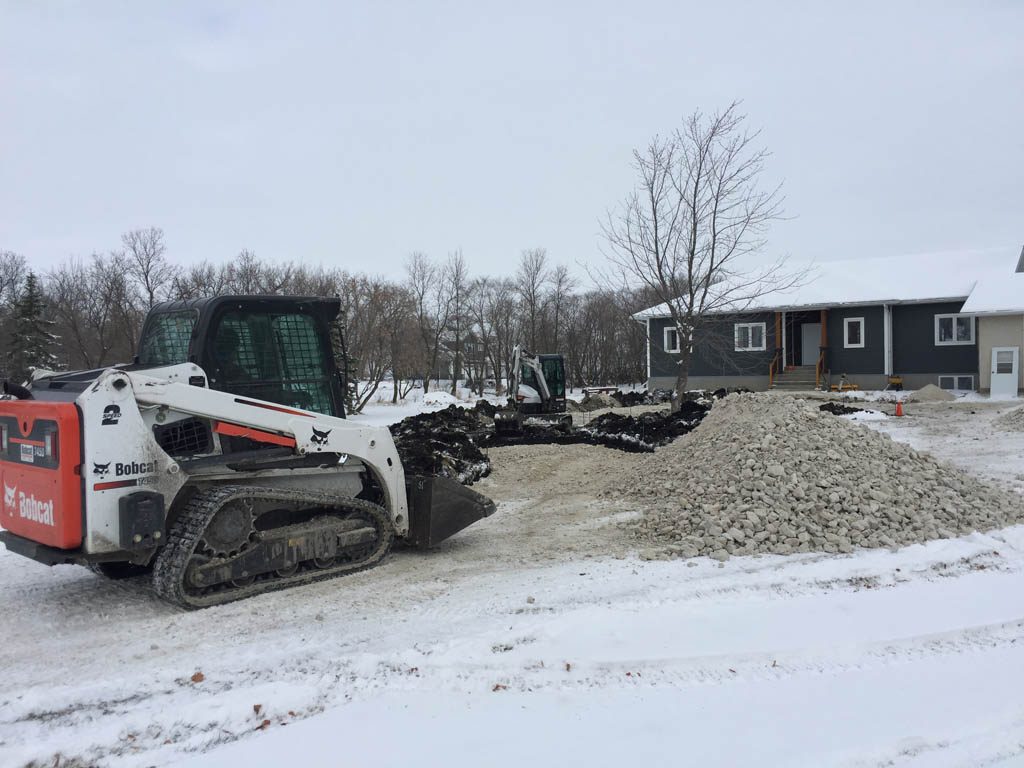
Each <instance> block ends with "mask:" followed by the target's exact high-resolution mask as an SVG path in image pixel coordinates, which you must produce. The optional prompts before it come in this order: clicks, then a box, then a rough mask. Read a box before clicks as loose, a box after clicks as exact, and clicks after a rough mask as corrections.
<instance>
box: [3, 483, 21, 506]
mask: <svg viewBox="0 0 1024 768" xmlns="http://www.w3.org/2000/svg"><path fill="white" fill-rule="evenodd" d="M17 493H18V486H14V487H13V488H11V486H9V485H8V484H7V483H4V506H5V507H7V508H8V509H14V508H15V507H16V506H17V504H16V503H15V501H14V497H15V496H16V495H17Z"/></svg>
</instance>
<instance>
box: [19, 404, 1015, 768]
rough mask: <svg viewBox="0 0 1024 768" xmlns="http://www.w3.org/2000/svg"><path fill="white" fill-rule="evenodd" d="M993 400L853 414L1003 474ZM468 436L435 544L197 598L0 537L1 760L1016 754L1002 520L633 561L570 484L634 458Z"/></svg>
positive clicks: (615, 512)
mask: <svg viewBox="0 0 1024 768" xmlns="http://www.w3.org/2000/svg"><path fill="white" fill-rule="evenodd" d="M374 407H378V406H374ZM379 407H380V408H382V409H383V408H387V407H389V406H385V405H381V406H379ZM419 407H423V406H419ZM883 407H884V408H887V409H889V411H890V412H891V409H892V406H891V405H889V404H884V405H883ZM1008 407H1010V406H998V405H994V404H987V403H978V404H974V403H963V402H955V403H949V404H945V403H943V404H928V405H923V404H922V405H916V406H915V405H913V404H911V405H910V406H909V407H908V408H907V412H908V415H907V416H906V417H904V418H902V419H897V418H889V419H888V420H886V421H874V422H870V423H869V424H867V425H865V428H872V429H880V430H883V431H886V432H889V433H890V434H892V435H893V437H894V438H896V439H898V440H904V441H907V442H910V443H911V444H913V445H915V446H916V447H919V448H925V449H928V450H932V451H933V452H935V453H936V454H938V455H939V456H940V457H942V458H945V459H947V460H950V461H953V462H954V463H956V464H958V465H960V466H962V467H963V468H965V469H967V470H969V471H972V472H977V473H979V474H982V475H984V476H987V477H991V478H994V479H997V480H999V481H1001V482H1005V483H1007V484H1009V485H1010V486H1012V487H1016V488H1018V489H1022V488H1024V434H1020V435H1017V434H1014V433H1000V434H999V435H998V436H994V435H993V433H992V431H991V427H990V424H991V420H992V419H993V418H995V416H996V415H998V413H1000V412H1004V411H1005V410H1006V409H1007V408H1008ZM396 410H397V409H396ZM492 456H493V458H494V461H495V473H494V475H493V476H492V477H490V478H488V479H487V480H486V481H484V482H482V483H481V484H480V486H479V489H480V490H481V491H482V492H484V493H486V494H488V495H490V496H492V498H495V499H496V500H497V501H498V502H499V508H498V511H497V513H496V514H495V515H494V516H493V517H491V518H488V519H487V520H484V521H481V522H480V523H478V524H476V525H474V526H472V527H471V528H469V529H467V530H466V531H465V532H463V533H462V534H460V535H459V536H457V537H455V538H454V539H452V540H450V541H449V542H446V543H445V544H443V545H441V547H439V548H438V549H437V550H434V551H431V552H426V553H424V552H415V551H396V552H395V553H394V554H393V555H392V556H391V557H389V558H388V560H387V561H385V563H384V564H382V565H381V566H379V567H377V568H375V569H372V570H370V571H367V572H364V573H359V574H355V575H352V576H348V577H345V578H343V579H339V580H335V581H330V582H324V583H321V584H314V585H310V586H308V587H303V588H298V589H293V590H289V591H286V592H281V593H276V594H271V595H265V596H262V597H258V598H254V599H250V600H246V601H242V602H239V603H235V604H231V605H227V606H222V607H218V608H212V609H207V610H204V611H198V612H183V611H179V610H177V609H174V608H171V607H169V606H166V605H164V604H162V603H160V602H158V601H157V600H156V599H155V598H154V597H153V596H152V594H151V593H150V591H149V590H148V588H147V586H146V582H145V580H143V579H134V580H128V581H122V582H112V581H108V580H105V579H102V578H100V577H98V576H95V575H93V574H92V573H90V572H88V571H86V570H85V569H82V568H77V567H71V566H64V567H58V568H53V569H47V568H45V567H44V566H41V565H38V564H36V563H33V562H31V561H28V560H25V559H23V558H19V557H16V556H14V555H11V554H9V553H7V552H5V551H0V581H2V583H3V585H4V587H3V589H2V590H0V614H2V615H3V616H4V630H3V638H4V640H5V642H4V643H2V644H0V668H3V669H4V675H3V676H2V677H0V765H2V766H9V765H10V766H21V765H26V764H31V761H38V763H37V764H38V765H61V766H64V765H69V766H72V767H74V766H86V765H88V766H93V765H97V766H127V767H132V768H135V767H137V766H138V767H141V766H149V765H168V764H177V765H185V766H192V767H193V768H209V767H211V766H225V765H242V764H246V765H253V766H263V765H267V766H270V765H273V766H277V765H283V764H286V765H320V764H326V765H336V764H351V765H362V766H378V765H379V766H390V765H396V764H399V763H402V762H415V763H416V764H417V765H425V766H434V765H437V766H441V765H443V766H446V768H447V767H450V766H461V765H488V766H492V765H493V766H506V765H507V766H512V765H516V766H518V765H524V764H539V765H550V764H556V763H557V764H568V765H575V764H589V765H595V766H602V765H616V766H621V765H652V766H654V765H685V764H694V765H704V766H713V765H804V766H826V765H839V766H850V767H851V768H852V767H856V768H861V767H862V766H915V767H917V766H966V765H979V764H984V765H995V766H1010V765H1024V700H1022V698H1021V695H1020V691H1021V690H1024V526H1018V527H1014V528H1010V529H1006V530H1003V531H996V532H992V533H990V534H974V535H971V536H967V537H964V538H961V539H957V540H951V541H936V542H930V543H929V544H927V545H923V546H915V547H908V548H905V549H902V550H898V551H895V552H889V551H879V550H873V551H864V552H859V553H856V554H853V555H849V556H845V557H842V556H840V557H833V556H824V555H807V556H800V557H777V556H771V557H757V558H733V559H732V560H730V561H729V562H728V563H725V564H722V565H718V564H716V563H712V562H711V561H709V560H706V559H701V560H692V561H672V562H640V561H639V560H637V559H636V558H635V557H634V556H633V555H632V554H631V553H630V551H629V550H630V545H629V542H628V540H626V539H625V538H624V537H623V535H622V532H621V531H620V530H618V529H617V528H616V527H615V523H616V522H618V521H621V520H624V519H627V518H628V517H629V516H630V515H632V514H635V513H636V510H635V509H624V508H622V507H614V506H611V505H609V504H608V503H598V502H596V501H594V499H593V488H594V487H595V486H596V485H598V484H599V483H600V482H601V478H602V470H603V468H604V467H606V466H607V464H608V462H629V461H635V460H636V459H635V457H632V456H631V455H626V454H619V453H616V452H614V451H609V450H606V449H603V448H596V447H591V446H564V447H558V446H523V447H515V448H502V449H496V450H494V451H493V452H492ZM897 479H898V478H894V481H896V480H897ZM196 673H201V676H200V675H198V674H196ZM57 755H62V756H63V757H62V758H57ZM67 758H72V759H77V762H74V761H71V762H68V761H67Z"/></svg>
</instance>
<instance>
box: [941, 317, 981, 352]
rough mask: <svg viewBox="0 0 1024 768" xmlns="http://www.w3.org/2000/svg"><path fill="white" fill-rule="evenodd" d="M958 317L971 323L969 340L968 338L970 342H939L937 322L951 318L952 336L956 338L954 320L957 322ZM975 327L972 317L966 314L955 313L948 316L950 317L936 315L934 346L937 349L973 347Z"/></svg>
mask: <svg viewBox="0 0 1024 768" xmlns="http://www.w3.org/2000/svg"><path fill="white" fill-rule="evenodd" d="M958 317H966V318H969V319H970V321H971V338H970V340H969V341H956V340H955V339H954V340H953V341H939V322H940V321H942V320H945V319H946V318H952V319H953V336H956V320H957V318H958ZM975 325H976V323H975V322H974V315H966V314H963V313H961V312H955V313H953V314H950V315H936V316H935V346H937V347H958V346H959V347H967V346H973V345H974V326H975Z"/></svg>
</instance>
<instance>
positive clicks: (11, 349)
mask: <svg viewBox="0 0 1024 768" xmlns="http://www.w3.org/2000/svg"><path fill="white" fill-rule="evenodd" d="M53 326H54V321H53V320H51V319H50V318H49V317H47V309H46V298H45V297H44V296H43V291H42V288H40V286H39V279H38V278H37V277H36V275H35V273H34V272H31V271H30V272H29V273H28V275H26V277H25V285H24V287H23V288H22V290H21V295H20V296H19V297H18V300H17V301H16V302H15V303H14V307H13V312H12V313H11V319H10V327H11V334H10V339H9V340H8V345H7V375H8V376H9V377H10V379H11V380H12V381H17V382H21V381H25V380H26V379H28V377H29V374H30V373H31V372H32V369H33V368H44V369H49V370H53V369H55V368H56V367H57V356H56V355H55V354H54V351H53V350H54V349H55V348H56V346H57V336H55V335H54V334H53V333H52V332H51V331H50V329H51V328H52V327H53Z"/></svg>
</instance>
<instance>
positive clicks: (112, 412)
mask: <svg viewBox="0 0 1024 768" xmlns="http://www.w3.org/2000/svg"><path fill="white" fill-rule="evenodd" d="M120 420H121V407H120V406H118V405H108V406H107V407H106V408H104V409H103V421H101V422H100V426H104V427H109V426H111V425H114V424H117V422H119V421H120Z"/></svg>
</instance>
